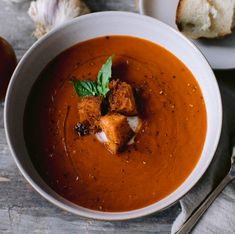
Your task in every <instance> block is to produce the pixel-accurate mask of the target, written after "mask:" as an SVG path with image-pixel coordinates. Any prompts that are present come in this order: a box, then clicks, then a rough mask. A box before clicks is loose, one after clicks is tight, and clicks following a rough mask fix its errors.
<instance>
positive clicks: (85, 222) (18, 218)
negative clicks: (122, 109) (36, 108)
mask: <svg viewBox="0 0 235 234" xmlns="http://www.w3.org/2000/svg"><path fill="white" fill-rule="evenodd" d="M87 3H88V5H89V6H90V7H91V9H92V10H93V11H100V10H126V11H137V1H136V0H128V1H125V0H112V1H111V0H98V1H97V0H87ZM28 6H29V1H25V2H24V3H23V4H11V3H9V1H7V0H6V1H3V0H0V36H3V37H5V38H6V39H7V40H8V41H9V42H10V43H11V44H12V45H13V47H14V49H15V50H16V53H17V57H18V59H20V58H21V57H22V56H23V54H24V53H25V51H26V50H27V49H28V48H29V47H30V46H31V45H32V44H33V43H34V41H35V39H34V38H33V37H32V36H31V33H32V31H33V24H32V21H31V20H30V18H29V17H28V15H27V13H26V12H27V9H28ZM0 177H4V178H7V181H2V182H1V181H0V233H20V234H25V233H58V234H59V233H69V234H70V233H169V232H170V228H171V224H172V222H173V221H174V219H175V217H176V215H177V214H178V213H179V205H178V204H176V205H174V206H173V207H171V208H169V209H167V210H165V211H163V212H161V213H159V214H154V215H151V216H148V217H144V218H140V219H135V220H130V221H122V222H108V221H107V222H106V221H96V220H90V219H85V218H81V217H78V216H76V215H73V214H69V213H67V212H65V211H63V210H61V209H59V208H57V207H55V206H54V205H52V204H50V203H49V202H47V201H46V200H45V199H44V198H42V197H41V196H40V195H39V194H37V193H36V192H35V191H34V190H33V189H32V188H31V186H30V185H29V184H28V183H27V182H26V181H25V179H24V178H23V176H22V175H21V174H20V172H19V170H18V169H17V167H16V165H15V163H14V161H13V158H12V157H11V155H10V152H9V149H8V146H7V143H6V138H5V133H4V126H3V104H2V105H0Z"/></svg>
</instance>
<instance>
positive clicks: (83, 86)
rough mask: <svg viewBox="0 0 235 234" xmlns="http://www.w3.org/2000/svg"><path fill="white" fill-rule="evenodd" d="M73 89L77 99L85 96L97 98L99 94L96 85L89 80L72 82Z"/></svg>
mask: <svg viewBox="0 0 235 234" xmlns="http://www.w3.org/2000/svg"><path fill="white" fill-rule="evenodd" d="M72 83H73V86H74V89H75V91H76V93H77V95H78V96H79V97H85V96H97V95H99V92H98V90H97V84H96V82H94V81H91V80H84V81H80V80H73V81H72Z"/></svg>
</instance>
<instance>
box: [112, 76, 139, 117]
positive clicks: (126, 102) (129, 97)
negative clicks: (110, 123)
mask: <svg viewBox="0 0 235 234" xmlns="http://www.w3.org/2000/svg"><path fill="white" fill-rule="evenodd" d="M109 88H110V90H111V91H110V95H109V106H110V110H111V111H114V112H118V113H121V114H124V115H136V114H137V109H136V103H135V98H134V94H133V90H132V87H131V86H130V85H129V84H127V83H126V82H122V81H120V80H112V81H111V82H110V84H109Z"/></svg>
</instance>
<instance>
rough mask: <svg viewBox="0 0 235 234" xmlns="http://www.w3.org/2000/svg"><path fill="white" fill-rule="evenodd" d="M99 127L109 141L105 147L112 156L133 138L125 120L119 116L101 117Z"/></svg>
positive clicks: (122, 116)
mask: <svg viewBox="0 0 235 234" xmlns="http://www.w3.org/2000/svg"><path fill="white" fill-rule="evenodd" d="M100 127H101V129H102V130H103V132H104V133H105V134H106V136H107V138H108V140H109V141H108V143H107V144H106V146H107V148H108V149H109V151H110V152H111V153H113V154H116V153H118V152H119V151H120V150H121V149H122V148H123V147H124V146H125V144H127V143H128V141H129V140H130V138H131V137H132V136H133V131H132V130H131V128H130V125H129V124H128V122H127V118H126V117H125V116H124V115H121V114H109V115H105V116H103V117H101V118H100Z"/></svg>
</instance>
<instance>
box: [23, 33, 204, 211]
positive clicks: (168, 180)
mask: <svg viewBox="0 0 235 234" xmlns="http://www.w3.org/2000/svg"><path fill="white" fill-rule="evenodd" d="M110 55H114V56H113V67H112V74H113V75H112V77H113V78H119V79H120V80H122V81H125V82H127V83H129V84H130V85H131V86H132V87H133V88H134V89H136V90H138V93H139V94H140V96H139V97H138V101H137V103H138V108H139V110H140V111H139V116H140V117H141V118H142V120H143V125H142V129H141V131H140V132H139V133H138V135H137V136H136V139H135V143H134V144H132V145H129V146H127V148H126V149H125V150H124V151H123V152H122V153H119V154H117V155H113V154H111V153H110V152H109V151H108V150H107V149H106V148H105V146H104V145H103V144H102V143H100V142H99V141H98V140H97V139H96V137H95V136H94V135H88V136H84V137H79V136H78V135H77V133H76V131H75V130H74V126H75V125H76V123H77V122H78V102H79V97H78V95H77V94H76V92H75V90H74V88H73V85H72V83H71V80H73V79H79V80H96V78H97V73H98V71H99V70H100V68H101V66H102V64H103V63H104V62H105V61H106V59H107V58H108V57H109V56H110ZM206 128H207V123H206V110H205V104H204V100H203V97H202V93H201V90H200V88H199V86H198V83H197V82H196V80H195V78H194V77H193V75H192V73H191V72H190V71H189V70H188V69H187V67H186V66H185V65H184V64H183V63H182V62H181V61H180V60H179V59H177V58H176V57H175V56H174V55H172V54H171V53H170V52H168V51H167V50H166V49H164V48H162V47H160V46H158V45H156V44H153V43H151V42H149V41H146V40H143V39H138V38H134V37H128V36H110V37H108V36H107V37H101V38H96V39H92V40H88V41H85V42H82V43H79V44H76V45H75V46H73V47H71V48H69V49H67V50H66V51H64V52H63V53H61V54H60V55H58V56H57V57H56V58H55V59H53V61H51V62H50V63H49V64H48V65H47V66H46V68H45V69H44V70H43V71H42V72H41V74H40V77H39V79H38V80H37V82H36V83H35V85H34V87H33V89H32V91H31V94H30V96H29V98H28V103H27V106H26V111H25V120H24V129H25V140H26V144H27V148H28V151H29V154H30V157H31V159H32V161H33V163H34V166H35V168H36V169H37V171H38V173H39V174H40V175H41V177H42V178H43V179H44V181H45V182H46V183H47V184H48V185H49V186H50V187H51V188H52V189H54V190H55V191H56V192H57V193H58V194H60V195H61V196H63V197H64V198H66V199H68V200H69V201H72V202H74V203H76V204H78V205H81V206H83V207H87V208H90V209H94V210H101V211H113V212H115V211H129V210H133V209H138V208H142V207H144V206H147V205H150V204H153V203H154V202H157V201H159V200H161V199H162V198H164V197H166V196H167V195H169V194H170V193H172V192H173V191H174V190H176V189H177V188H178V187H179V186H180V185H181V184H182V183H183V182H184V180H185V179H186V178H187V177H188V176H189V175H190V173H191V172H192V170H193V169H194V167H195V165H196V164H197V162H198V160H199V158H200V155H201V152H202V148H203V144H204V140H205V135H206Z"/></svg>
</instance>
